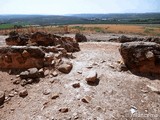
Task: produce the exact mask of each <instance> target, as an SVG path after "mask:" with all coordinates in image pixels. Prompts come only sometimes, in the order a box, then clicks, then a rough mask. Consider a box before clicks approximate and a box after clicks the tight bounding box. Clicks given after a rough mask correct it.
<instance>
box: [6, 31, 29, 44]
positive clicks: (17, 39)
mask: <svg viewBox="0 0 160 120" xmlns="http://www.w3.org/2000/svg"><path fill="white" fill-rule="evenodd" d="M28 40H29V35H27V34H26V35H19V34H18V33H17V32H15V31H13V32H10V34H9V37H8V38H6V44H7V45H19V46H22V45H26V44H28Z"/></svg>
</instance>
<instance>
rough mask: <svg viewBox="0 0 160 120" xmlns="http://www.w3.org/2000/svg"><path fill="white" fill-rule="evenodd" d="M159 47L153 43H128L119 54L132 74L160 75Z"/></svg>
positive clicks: (123, 45)
mask: <svg viewBox="0 0 160 120" xmlns="http://www.w3.org/2000/svg"><path fill="white" fill-rule="evenodd" d="M159 48H160V45H159V44H157V43H154V42H128V43H123V44H122V45H121V47H120V54H121V56H122V58H123V61H124V63H125V65H126V66H127V68H128V69H129V70H131V71H132V72H140V73H155V74H160V49H159Z"/></svg>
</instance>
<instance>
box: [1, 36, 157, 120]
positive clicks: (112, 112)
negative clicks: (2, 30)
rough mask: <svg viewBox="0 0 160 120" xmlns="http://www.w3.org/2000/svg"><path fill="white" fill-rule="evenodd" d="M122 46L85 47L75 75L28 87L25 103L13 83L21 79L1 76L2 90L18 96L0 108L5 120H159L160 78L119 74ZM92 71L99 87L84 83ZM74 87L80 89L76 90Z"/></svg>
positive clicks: (75, 65)
mask: <svg viewBox="0 0 160 120" xmlns="http://www.w3.org/2000/svg"><path fill="white" fill-rule="evenodd" d="M0 39H1V38H0ZM95 39H96V38H95ZM97 39H98V38H97ZM1 40H2V39H1ZM1 43H3V42H1ZM120 45H121V44H120V43H113V42H100V43H98V42H86V43H80V48H81V51H80V52H77V53H74V54H73V56H75V57H76V58H75V59H71V62H72V63H73V68H72V71H71V72H70V73H69V74H61V73H58V76H57V77H50V76H47V77H46V78H41V79H40V81H39V83H34V84H31V85H26V86H25V88H26V89H27V91H28V96H26V97H25V98H21V97H19V95H18V92H19V91H20V89H21V88H23V87H22V86H21V85H13V83H12V82H13V81H12V79H13V80H14V79H15V78H16V75H9V73H7V72H2V71H1V72H0V90H2V91H5V93H6V96H8V95H9V94H10V93H14V94H15V95H14V97H12V98H11V99H10V100H8V101H6V102H5V103H4V105H3V106H2V108H0V120H70V119H71V120H75V119H77V120H85V119H88V120H96V119H97V120H159V119H160V103H159V101H160V95H159V94H158V93H159V92H155V91H158V90H160V89H158V87H157V86H160V81H159V78H158V77H156V76H150V77H147V76H145V77H142V76H137V75H134V74H132V73H131V72H130V71H125V72H123V71H120V70H119V66H120V64H121V56H120V53H119V47H120ZM90 70H96V71H97V74H98V78H99V82H97V83H96V84H90V85H89V84H87V82H86V81H85V78H86V75H87V73H88V72H89V71H90ZM75 83H79V84H80V86H79V87H73V86H75ZM73 84H74V85H73ZM155 89H156V90H155ZM157 89H158V90H157ZM46 93H47V94H46ZM86 101H87V102H86ZM133 113H134V114H133Z"/></svg>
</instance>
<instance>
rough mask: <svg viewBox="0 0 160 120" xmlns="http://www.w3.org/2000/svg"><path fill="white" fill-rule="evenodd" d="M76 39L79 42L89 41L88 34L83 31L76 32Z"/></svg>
mask: <svg viewBox="0 0 160 120" xmlns="http://www.w3.org/2000/svg"><path fill="white" fill-rule="evenodd" d="M75 39H76V40H77V42H87V38H86V36H84V35H83V34H81V33H76V35H75Z"/></svg>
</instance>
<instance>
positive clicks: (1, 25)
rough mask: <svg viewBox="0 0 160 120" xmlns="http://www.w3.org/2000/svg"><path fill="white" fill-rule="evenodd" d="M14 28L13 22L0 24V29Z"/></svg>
mask: <svg viewBox="0 0 160 120" xmlns="http://www.w3.org/2000/svg"><path fill="white" fill-rule="evenodd" d="M12 28H14V25H13V24H0V29H12Z"/></svg>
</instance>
